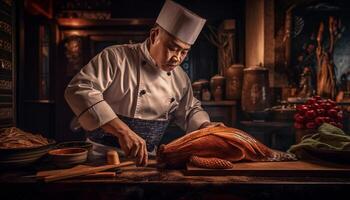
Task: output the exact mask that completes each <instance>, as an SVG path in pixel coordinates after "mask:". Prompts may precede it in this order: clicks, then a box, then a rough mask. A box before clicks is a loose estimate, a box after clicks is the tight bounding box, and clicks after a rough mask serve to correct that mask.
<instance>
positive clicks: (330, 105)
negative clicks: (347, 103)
mask: <svg viewBox="0 0 350 200" xmlns="http://www.w3.org/2000/svg"><path fill="white" fill-rule="evenodd" d="M332 107H333V106H332V104H330V103H325V105H324V108H325V109H327V110H328V109H331V108H332Z"/></svg>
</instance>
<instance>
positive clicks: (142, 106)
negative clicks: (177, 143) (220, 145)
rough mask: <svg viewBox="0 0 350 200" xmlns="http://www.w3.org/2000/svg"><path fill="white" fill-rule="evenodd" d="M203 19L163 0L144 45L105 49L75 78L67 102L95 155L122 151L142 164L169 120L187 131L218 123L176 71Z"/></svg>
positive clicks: (185, 80) (127, 45) (202, 23)
mask: <svg viewBox="0 0 350 200" xmlns="http://www.w3.org/2000/svg"><path fill="white" fill-rule="evenodd" d="M205 21H206V20H205V19H203V18H201V17H199V16H198V15H196V14H194V13H193V12H191V11H190V10H187V9H186V8H184V7H182V6H181V5H179V4H177V3H175V2H173V1H170V0H167V1H166V2H165V4H164V6H163V8H162V10H161V12H160V14H159V16H158V18H157V20H156V24H155V26H154V27H153V28H152V29H151V31H150V35H149V38H148V39H146V41H144V42H143V43H139V44H125V45H114V46H110V47H107V48H106V49H104V50H103V51H102V52H101V53H99V54H98V55H96V56H95V57H94V58H93V59H92V60H91V61H90V62H89V63H88V64H87V65H86V66H85V67H83V68H82V69H81V71H80V72H79V73H78V74H76V75H75V77H74V78H73V79H72V80H71V82H70V83H69V85H68V86H67V88H66V91H65V98H66V100H67V102H68V104H69V106H70V107H71V109H72V110H73V112H74V113H75V115H76V116H77V118H78V121H79V123H80V125H81V126H82V127H83V128H84V129H85V130H88V131H91V133H89V134H88V141H90V142H92V143H93V150H94V152H95V153H97V154H98V153H101V154H103V151H104V152H105V151H106V150H107V149H108V148H117V149H119V150H120V149H121V150H122V151H121V152H123V153H124V154H125V155H126V156H128V157H132V158H134V159H135V162H136V164H137V165H141V166H144V165H147V161H148V153H149V154H154V153H155V152H156V147H157V146H158V145H159V143H160V140H161V138H162V136H163V134H164V131H165V129H166V127H167V125H168V124H169V121H170V120H173V121H174V122H175V123H176V124H177V125H178V126H179V127H181V128H182V129H183V130H186V132H191V131H194V130H197V129H200V128H204V127H208V126H214V125H216V124H217V123H214V122H210V119H209V116H208V114H207V113H206V112H205V111H204V110H203V109H202V107H201V104H200V102H199V101H198V100H197V99H196V98H194V97H193V93H192V88H191V82H190V79H189V78H188V76H187V75H186V73H185V72H184V71H183V70H182V68H181V67H179V65H180V64H181V63H182V61H183V60H184V59H185V57H186V55H187V53H188V51H189V50H190V48H191V45H192V44H193V43H194V42H195V40H196V39H197V37H198V35H199V33H200V32H201V30H202V28H203V26H204V24H205ZM102 149H103V150H102Z"/></svg>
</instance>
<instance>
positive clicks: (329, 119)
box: [323, 117, 331, 123]
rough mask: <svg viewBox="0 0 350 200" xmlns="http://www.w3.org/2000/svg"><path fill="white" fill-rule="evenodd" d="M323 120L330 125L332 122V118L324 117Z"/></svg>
mask: <svg viewBox="0 0 350 200" xmlns="http://www.w3.org/2000/svg"><path fill="white" fill-rule="evenodd" d="M323 120H324V122H326V123H329V122H330V121H331V118H330V117H324V118H323Z"/></svg>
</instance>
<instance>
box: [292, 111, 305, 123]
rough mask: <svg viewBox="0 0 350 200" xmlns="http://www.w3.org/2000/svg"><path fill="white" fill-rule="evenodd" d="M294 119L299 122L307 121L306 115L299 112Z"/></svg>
mask: <svg viewBox="0 0 350 200" xmlns="http://www.w3.org/2000/svg"><path fill="white" fill-rule="evenodd" d="M294 120H295V121H296V122H299V123H303V122H304V121H305V117H303V116H302V115H300V114H299V113H297V114H295V115H294Z"/></svg>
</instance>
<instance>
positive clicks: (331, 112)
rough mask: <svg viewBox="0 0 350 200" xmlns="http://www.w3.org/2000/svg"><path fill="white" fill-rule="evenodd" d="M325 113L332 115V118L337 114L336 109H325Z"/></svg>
mask: <svg viewBox="0 0 350 200" xmlns="http://www.w3.org/2000/svg"><path fill="white" fill-rule="evenodd" d="M327 113H328V115H329V116H330V117H333V118H336V117H337V115H338V111H336V110H335V109H329V110H328V111H327Z"/></svg>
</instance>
